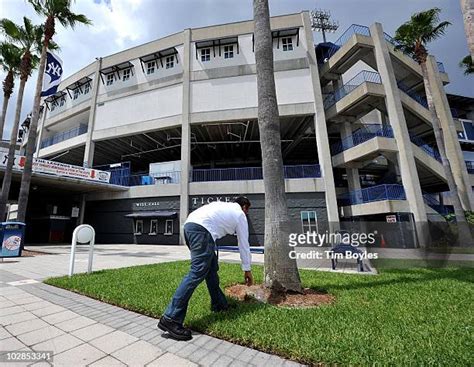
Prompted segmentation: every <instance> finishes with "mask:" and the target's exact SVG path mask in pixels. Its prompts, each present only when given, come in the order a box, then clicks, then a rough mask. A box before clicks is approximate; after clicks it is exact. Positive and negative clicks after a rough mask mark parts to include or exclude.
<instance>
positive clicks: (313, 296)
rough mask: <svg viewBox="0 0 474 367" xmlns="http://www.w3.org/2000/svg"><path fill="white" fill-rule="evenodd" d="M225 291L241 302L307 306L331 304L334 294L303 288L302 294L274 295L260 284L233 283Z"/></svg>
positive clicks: (280, 305) (295, 306)
mask: <svg viewBox="0 0 474 367" xmlns="http://www.w3.org/2000/svg"><path fill="white" fill-rule="evenodd" d="M225 291H226V293H227V295H229V296H230V297H232V298H235V299H237V300H239V301H242V302H264V303H268V304H271V305H274V306H278V307H291V308H308V307H318V306H320V305H328V304H332V303H333V302H334V301H335V298H334V296H332V295H330V294H327V293H322V292H318V291H316V290H314V289H311V288H304V289H303V294H300V293H284V294H278V295H274V294H271V292H270V290H269V289H267V288H264V287H263V286H262V285H252V286H250V287H248V286H246V285H244V284H235V285H232V286H230V287H227V288H226V290H225Z"/></svg>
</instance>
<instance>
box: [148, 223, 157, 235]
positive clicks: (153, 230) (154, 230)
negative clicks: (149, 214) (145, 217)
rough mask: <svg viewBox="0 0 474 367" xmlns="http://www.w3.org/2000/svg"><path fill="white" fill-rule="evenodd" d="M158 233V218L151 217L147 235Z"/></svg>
mask: <svg viewBox="0 0 474 367" xmlns="http://www.w3.org/2000/svg"><path fill="white" fill-rule="evenodd" d="M157 233H158V219H152V220H151V221H150V233H148V234H149V235H156V234H157Z"/></svg>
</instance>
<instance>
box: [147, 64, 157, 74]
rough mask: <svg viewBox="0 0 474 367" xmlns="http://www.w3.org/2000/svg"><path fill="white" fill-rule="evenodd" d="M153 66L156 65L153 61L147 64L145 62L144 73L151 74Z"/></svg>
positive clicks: (153, 69)
mask: <svg viewBox="0 0 474 367" xmlns="http://www.w3.org/2000/svg"><path fill="white" fill-rule="evenodd" d="M155 67H156V63H155V61H150V62H147V64H146V73H147V74H148V75H150V74H153V73H154V72H155Z"/></svg>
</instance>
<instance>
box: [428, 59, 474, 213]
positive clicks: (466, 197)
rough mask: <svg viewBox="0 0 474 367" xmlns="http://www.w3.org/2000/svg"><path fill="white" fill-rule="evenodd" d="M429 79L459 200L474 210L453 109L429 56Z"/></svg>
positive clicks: (436, 68) (465, 206)
mask: <svg viewBox="0 0 474 367" xmlns="http://www.w3.org/2000/svg"><path fill="white" fill-rule="evenodd" d="M426 64H427V67H428V78H429V80H430V84H431V91H432V94H433V102H434V104H435V106H436V112H437V114H438V117H439V120H440V123H441V127H442V129H443V137H444V144H445V147H446V156H447V158H448V160H449V163H450V165H451V170H452V172H453V176H454V181H455V182H456V186H457V187H458V192H459V198H460V199H461V204H462V206H463V208H464V210H473V208H474V197H473V193H472V188H471V181H470V178H469V174H468V173H467V168H466V163H465V161H464V156H463V154H462V150H461V145H460V144H459V139H458V134H457V132H456V128H455V126H454V121H453V117H452V115H451V108H450V106H449V102H448V98H447V97H446V93H445V91H444V86H443V82H442V81H441V78H440V76H439V71H438V65H437V64H436V59H435V58H434V57H433V56H428V60H427V63H426Z"/></svg>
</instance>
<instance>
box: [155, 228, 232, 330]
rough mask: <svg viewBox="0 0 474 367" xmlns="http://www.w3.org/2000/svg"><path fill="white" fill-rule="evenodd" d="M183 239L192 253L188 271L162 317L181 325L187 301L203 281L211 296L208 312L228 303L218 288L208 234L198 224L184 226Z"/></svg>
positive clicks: (215, 264) (213, 251)
mask: <svg viewBox="0 0 474 367" xmlns="http://www.w3.org/2000/svg"><path fill="white" fill-rule="evenodd" d="M184 238H185V240H186V245H187V246H188V247H189V249H190V250H191V269H190V270H189V273H188V274H187V275H186V276H185V277H184V278H183V280H182V281H181V284H180V285H179V287H178V289H177V290H176V292H175V293H174V296H173V299H172V300H171V303H170V304H169V305H168V307H167V309H166V311H165V313H164V317H165V318H167V319H170V320H172V321H175V322H178V323H180V324H182V323H183V321H184V318H185V317H186V311H187V309H188V303H189V299H190V298H191V296H192V295H193V292H194V290H195V289H196V287H197V286H198V285H199V284H200V283H201V282H202V281H203V280H206V285H207V289H208V290H209V295H210V296H211V309H213V310H218V309H220V308H222V307H226V306H227V300H226V298H225V295H224V293H223V292H222V290H221V289H220V287H219V276H218V275H217V271H218V270H219V265H218V261H217V255H216V253H215V249H216V244H215V242H214V240H213V239H212V236H211V234H210V233H209V232H208V231H207V230H206V229H205V228H204V227H203V226H200V225H199V224H195V223H186V224H185V225H184Z"/></svg>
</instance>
